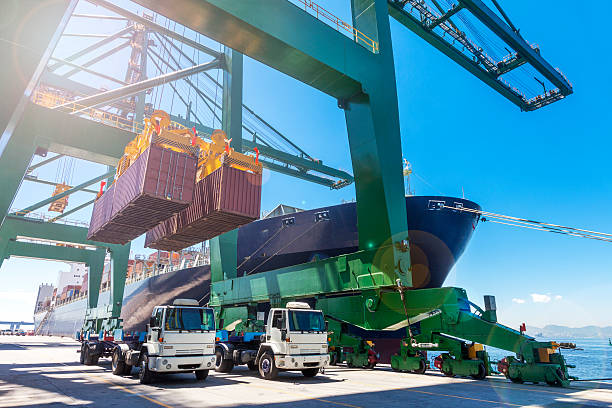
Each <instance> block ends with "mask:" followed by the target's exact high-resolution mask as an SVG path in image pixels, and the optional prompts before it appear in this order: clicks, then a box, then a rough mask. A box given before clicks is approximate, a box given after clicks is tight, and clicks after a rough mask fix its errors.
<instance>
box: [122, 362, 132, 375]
mask: <svg viewBox="0 0 612 408" xmlns="http://www.w3.org/2000/svg"><path fill="white" fill-rule="evenodd" d="M123 375H125V376H129V375H132V366H131V365H129V364H127V363H126V364H125V368H124V369H123Z"/></svg>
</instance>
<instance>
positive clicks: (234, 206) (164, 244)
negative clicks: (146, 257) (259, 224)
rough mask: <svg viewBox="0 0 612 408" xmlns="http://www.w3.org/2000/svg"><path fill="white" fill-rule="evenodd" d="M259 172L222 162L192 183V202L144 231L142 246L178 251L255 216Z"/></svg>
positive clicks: (259, 180)
mask: <svg viewBox="0 0 612 408" xmlns="http://www.w3.org/2000/svg"><path fill="white" fill-rule="evenodd" d="M260 208H261V174H257V173H251V172H246V171H243V170H238V169H235V168H233V167H230V166H228V165H223V166H221V167H220V168H218V169H217V170H215V171H213V172H212V173H211V174H209V175H208V176H206V177H205V178H204V179H202V180H201V181H200V182H198V183H197V184H196V186H195V193H194V197H193V203H191V204H190V205H189V206H188V207H187V208H186V209H185V210H183V211H181V212H180V213H178V214H177V215H175V216H173V217H172V218H169V219H168V220H166V221H164V222H162V223H161V224H159V225H158V226H157V227H155V228H153V229H152V230H151V231H149V232H147V236H146V238H145V246H146V247H149V248H154V249H162V250H165V251H178V250H180V249H183V248H186V247H188V246H191V245H194V244H197V243H198V242H202V241H205V240H207V239H210V238H213V237H215V236H218V235H220V234H223V233H225V232H228V231H231V230H233V229H235V228H238V227H240V226H241V225H244V224H247V223H249V222H251V221H254V220H256V219H257V218H258V217H259V212H260Z"/></svg>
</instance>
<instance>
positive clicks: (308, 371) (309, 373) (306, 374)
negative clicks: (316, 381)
mask: <svg viewBox="0 0 612 408" xmlns="http://www.w3.org/2000/svg"><path fill="white" fill-rule="evenodd" d="M318 373H319V369H318V368H307V369H305V370H302V374H304V377H314V376H316V375H317V374H318Z"/></svg>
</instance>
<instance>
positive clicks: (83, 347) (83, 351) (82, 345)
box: [79, 343, 85, 364]
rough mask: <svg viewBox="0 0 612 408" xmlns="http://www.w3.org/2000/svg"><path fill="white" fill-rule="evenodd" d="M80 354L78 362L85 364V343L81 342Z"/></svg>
mask: <svg viewBox="0 0 612 408" xmlns="http://www.w3.org/2000/svg"><path fill="white" fill-rule="evenodd" d="M80 354H81V355H80V356H79V363H81V364H85V343H83V344H81V353H80Z"/></svg>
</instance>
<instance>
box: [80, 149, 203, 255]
mask: <svg viewBox="0 0 612 408" xmlns="http://www.w3.org/2000/svg"><path fill="white" fill-rule="evenodd" d="M195 174H196V159H195V158H194V157H193V156H191V155H189V154H186V153H179V152H175V151H173V150H171V149H164V148H162V147H159V146H157V145H151V146H149V148H148V149H146V150H145V151H144V152H143V153H142V154H141V155H140V156H139V157H138V158H137V159H136V161H134V163H132V165H131V166H130V167H129V168H128V169H127V170H126V171H125V172H124V173H123V174H122V175H121V176H120V177H119V178H118V179H117V180H116V181H115V183H114V184H113V185H112V186H111V188H110V189H109V190H107V191H106V192H105V193H104V194H103V195H102V197H100V198H99V199H98V200H97V201H96V205H95V206H94V211H93V214H92V224H91V225H90V229H89V233H88V239H91V240H95V241H100V242H107V243H114V244H126V243H127V242H129V241H131V240H132V239H134V238H136V237H138V236H139V235H142V234H144V233H145V232H146V231H148V230H149V229H151V228H153V227H154V226H156V225H157V224H159V223H160V222H161V221H164V220H166V219H168V218H169V217H171V216H172V215H174V214H175V213H177V212H179V211H181V210H182V209H184V208H186V207H187V206H188V205H189V203H191V201H192V198H193V190H194V187H195ZM111 190H112V191H111ZM109 193H111V194H109ZM107 194H108V197H107V198H106V200H104V201H103V202H102V203H100V204H99V205H98V202H100V201H101V200H102V199H103V198H104V196H106V195H107ZM109 211H110V216H109V217H106V214H107V213H108V212H109Z"/></svg>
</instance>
